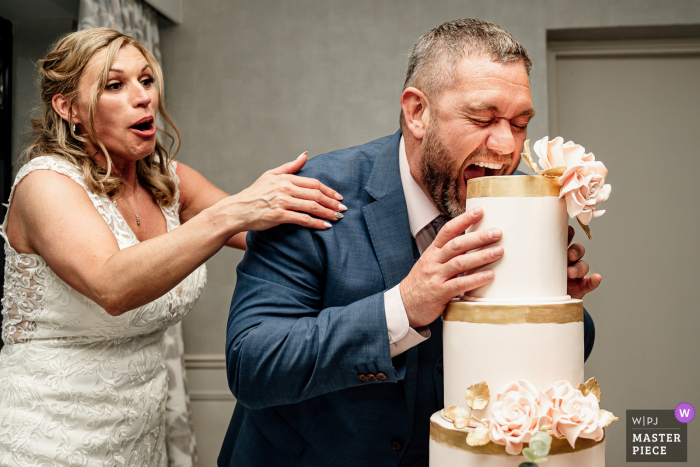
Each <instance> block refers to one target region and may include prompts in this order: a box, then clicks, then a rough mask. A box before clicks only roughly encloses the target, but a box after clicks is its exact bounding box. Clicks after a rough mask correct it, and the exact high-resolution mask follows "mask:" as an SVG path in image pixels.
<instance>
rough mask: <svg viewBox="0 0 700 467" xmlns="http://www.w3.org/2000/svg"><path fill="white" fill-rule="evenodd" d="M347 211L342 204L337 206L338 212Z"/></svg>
mask: <svg viewBox="0 0 700 467" xmlns="http://www.w3.org/2000/svg"><path fill="white" fill-rule="evenodd" d="M347 210H348V207H347V206H345V205H344V204H339V205H338V211H340V212H343V211H347Z"/></svg>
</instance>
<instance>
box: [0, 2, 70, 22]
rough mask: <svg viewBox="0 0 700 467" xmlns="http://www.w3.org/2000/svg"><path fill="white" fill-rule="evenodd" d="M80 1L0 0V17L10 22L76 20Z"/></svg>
mask: <svg viewBox="0 0 700 467" xmlns="http://www.w3.org/2000/svg"><path fill="white" fill-rule="evenodd" d="M79 5H80V0H0V16H1V17H3V18H5V19H9V20H10V21H32V20H44V19H59V18H72V19H76V20H77V19H78V7H79Z"/></svg>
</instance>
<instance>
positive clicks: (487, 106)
mask: <svg viewBox="0 0 700 467" xmlns="http://www.w3.org/2000/svg"><path fill="white" fill-rule="evenodd" d="M469 110H491V111H494V112H498V107H496V106H495V105H493V104H469Z"/></svg>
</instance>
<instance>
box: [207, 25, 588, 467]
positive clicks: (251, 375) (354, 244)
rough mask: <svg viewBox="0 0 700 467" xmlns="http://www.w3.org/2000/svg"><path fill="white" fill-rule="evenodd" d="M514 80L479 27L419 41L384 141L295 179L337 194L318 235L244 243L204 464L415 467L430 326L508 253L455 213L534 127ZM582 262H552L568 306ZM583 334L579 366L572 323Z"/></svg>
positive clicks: (505, 55)
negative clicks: (333, 217)
mask: <svg viewBox="0 0 700 467" xmlns="http://www.w3.org/2000/svg"><path fill="white" fill-rule="evenodd" d="M530 66H531V62H530V57H529V56H528V54H527V52H526V51H525V49H524V48H523V47H522V46H521V45H520V44H519V43H518V42H517V41H516V40H515V39H514V38H513V37H512V36H511V35H510V34H508V33H507V32H505V31H504V30H502V29H501V28H499V27H498V26H496V25H494V24H491V23H487V22H484V21H479V20H471V19H465V20H456V21H450V22H447V23H445V24H443V25H441V26H439V27H438V28H436V29H433V30H432V31H430V32H428V33H426V34H424V35H423V36H422V37H421V38H420V39H419V40H418V42H417V43H416V45H415V47H414V48H413V51H412V53H411V56H410V58H409V63H408V70H407V74H406V82H405V84H404V91H403V94H402V96H401V109H402V112H401V121H400V122H401V130H400V131H398V132H397V133H396V134H394V135H392V136H387V137H385V138H382V139H379V140H377V141H373V142H371V143H367V144H365V145H363V146H358V147H354V148H351V149H346V150H340V151H335V152H333V153H330V154H326V155H323V156H319V157H317V158H315V159H313V160H311V161H310V162H309V163H308V164H307V165H306V167H305V168H304V171H303V174H302V175H304V176H307V177H313V178H318V179H319V180H321V181H322V182H323V183H325V184H326V185H328V186H331V187H333V188H334V189H336V190H337V191H338V192H340V193H342V194H343V195H344V196H345V199H344V201H343V202H344V204H346V205H347V207H348V210H347V211H346V212H345V218H344V219H342V220H341V221H339V222H338V223H336V224H335V225H334V226H333V228H331V229H327V230H324V231H318V230H310V229H306V228H303V227H299V226H296V225H291V224H285V225H281V226H279V227H277V228H274V229H271V230H268V231H264V232H252V233H250V235H249V236H248V250H247V252H246V255H245V258H244V259H243V261H242V262H241V264H240V265H239V267H238V282H237V284H236V290H235V292H234V295H233V300H232V302H231V310H230V315H229V322H228V334H227V345H226V358H227V369H228V381H229V386H230V388H231V391H232V392H233V394H234V395H235V396H236V398H237V400H238V403H237V405H236V409H235V411H234V414H233V418H232V420H231V424H230V426H229V429H228V432H227V433H226V438H225V440H224V444H223V447H222V451H221V454H220V456H219V462H218V464H219V466H222V467H223V466H226V467H228V466H236V467H247V466H251V467H252V466H274V467H277V466H280V467H281V466H309V467H311V466H314V467H316V466H318V467H321V466H324V467H325V466H353V467H354V466H357V465H377V466H427V465H428V441H429V419H430V416H431V414H432V413H434V412H436V411H438V410H439V409H441V408H442V407H443V378H442V323H441V320H440V319H438V318H439V316H440V315H441V313H442V312H443V310H444V309H445V306H446V305H447V303H448V302H449V300H450V299H452V298H453V297H455V296H457V295H460V294H461V293H463V292H465V291H468V290H471V289H474V288H476V287H480V286H482V285H484V284H487V283H489V282H490V281H492V280H493V273H492V272H490V271H482V272H478V273H475V274H472V273H471V270H473V269H474V268H477V267H479V266H482V265H485V264H489V263H491V262H493V261H496V260H498V259H499V258H500V257H502V256H503V255H504V254H506V255H507V254H508V252H507V251H506V252H504V251H503V249H502V248H501V247H500V246H498V244H497V242H498V240H499V239H500V238H501V232H500V230H499V229H491V230H487V231H478V232H473V233H468V234H464V235H460V233H462V232H464V230H465V229H466V228H467V227H469V226H470V225H472V224H473V223H475V222H477V221H478V220H479V219H480V218H481V215H482V212H481V211H480V210H478V209H474V210H471V211H468V212H464V205H465V196H466V182H467V180H468V179H470V178H474V177H481V176H485V175H510V174H512V173H513V172H514V171H515V169H516V167H517V166H518V162H519V160H520V156H519V155H520V152H521V150H522V148H523V143H524V141H525V137H526V129H527V125H528V122H529V121H530V119H531V118H532V117H533V116H534V110H533V106H532V101H531V97H530V84H529V70H530ZM484 165H486V166H484ZM449 219H451V220H450V221H449V222H447V223H446V224H445V223H444V222H445V220H449ZM482 247H483V248H482ZM479 248H481V249H480V250H479V251H474V250H475V249H479ZM582 256H583V247H582V246H581V245H579V244H574V245H572V246H571V247H570V248H569V261H570V266H569V269H568V276H569V287H568V291H569V294H570V295H572V296H573V297H577V298H581V297H583V295H585V294H586V293H587V292H589V291H591V290H593V289H595V288H596V287H597V286H598V284H599V283H600V276H599V275H597V274H594V275H592V276H591V277H590V278H585V275H586V274H587V273H588V264H587V263H586V262H585V261H579V260H580V259H581V257H582ZM462 273H464V274H462ZM585 332H586V355H588V353H590V350H591V348H592V345H593V323H592V321H591V319H590V317H589V316H588V315H587V314H586V316H585Z"/></svg>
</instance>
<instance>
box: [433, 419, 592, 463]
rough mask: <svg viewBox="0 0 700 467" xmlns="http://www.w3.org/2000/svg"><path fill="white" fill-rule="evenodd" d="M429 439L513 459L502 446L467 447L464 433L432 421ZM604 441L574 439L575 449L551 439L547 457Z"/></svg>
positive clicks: (575, 450)
mask: <svg viewBox="0 0 700 467" xmlns="http://www.w3.org/2000/svg"><path fill="white" fill-rule="evenodd" d="M430 437H431V438H432V439H433V440H435V441H436V442H437V443H440V444H444V445H447V446H450V447H453V448H457V449H461V450H462V451H470V452H473V453H474V454H486V455H490V456H509V457H514V456H512V455H510V454H508V453H507V452H506V447H505V446H504V445H502V444H496V443H488V444H486V445H485V446H469V445H468V444H467V433H466V432H464V431H459V430H455V429H450V428H445V427H444V426H441V425H440V424H439V423H436V422H435V421H433V420H430ZM604 440H605V435H603V439H601V440H600V441H595V440H592V439H586V438H578V439H576V444H575V447H573V448H572V447H571V445H570V444H569V442H568V441H567V440H566V439H559V438H553V439H552V446H551V447H550V448H549V454H548V455H549V456H555V455H557V454H570V453H572V452H578V451H584V450H586V449H590V448H592V447H594V446H595V445H596V444H598V443H602V442H603V441H604Z"/></svg>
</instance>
